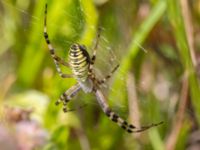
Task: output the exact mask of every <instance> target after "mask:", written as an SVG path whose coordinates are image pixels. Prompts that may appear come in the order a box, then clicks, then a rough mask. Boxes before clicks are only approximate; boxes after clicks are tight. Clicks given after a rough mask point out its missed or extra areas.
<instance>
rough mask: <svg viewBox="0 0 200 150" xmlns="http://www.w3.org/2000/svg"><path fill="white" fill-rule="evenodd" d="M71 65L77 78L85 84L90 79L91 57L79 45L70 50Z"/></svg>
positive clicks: (74, 45)
mask: <svg viewBox="0 0 200 150" xmlns="http://www.w3.org/2000/svg"><path fill="white" fill-rule="evenodd" d="M69 64H70V67H71V69H72V72H73V74H74V76H75V78H76V79H77V80H78V81H82V82H85V81H86V79H87V78H88V69H89V64H90V56H89V54H88V52H87V51H86V48H85V47H84V46H82V45H79V44H73V45H72V46H71V48H70V50H69Z"/></svg>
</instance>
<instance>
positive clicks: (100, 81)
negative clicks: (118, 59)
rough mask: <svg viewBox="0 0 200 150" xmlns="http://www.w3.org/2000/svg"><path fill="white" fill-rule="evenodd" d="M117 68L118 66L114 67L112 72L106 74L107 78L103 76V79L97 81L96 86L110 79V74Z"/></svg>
mask: <svg viewBox="0 0 200 150" xmlns="http://www.w3.org/2000/svg"><path fill="white" fill-rule="evenodd" d="M118 68H119V64H118V65H117V66H115V68H113V70H112V71H111V72H110V74H108V75H107V76H105V77H104V78H103V79H101V80H97V82H98V84H103V83H105V82H106V81H107V80H108V79H110V78H111V76H112V74H113V73H114V72H115V71H116V70H117V69H118Z"/></svg>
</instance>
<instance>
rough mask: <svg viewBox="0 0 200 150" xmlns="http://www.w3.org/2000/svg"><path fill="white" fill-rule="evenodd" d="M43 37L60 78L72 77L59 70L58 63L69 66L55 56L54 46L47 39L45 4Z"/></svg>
mask: <svg viewBox="0 0 200 150" xmlns="http://www.w3.org/2000/svg"><path fill="white" fill-rule="evenodd" d="M44 38H45V41H46V43H47V45H48V48H49V51H50V54H51V57H52V58H53V60H54V63H55V65H56V70H57V72H58V73H59V75H60V76H61V77H62V78H71V77H73V76H72V75H69V74H64V73H63V72H62V71H61V68H60V66H59V64H62V65H64V66H67V67H68V66H69V65H68V63H67V62H65V61H64V60H63V59H62V58H60V57H59V56H57V55H56V54H55V49H54V47H53V46H52V44H51V42H50V40H49V36H48V33H47V4H46V5H45V13H44Z"/></svg>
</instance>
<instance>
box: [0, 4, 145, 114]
mask: <svg viewBox="0 0 200 150" xmlns="http://www.w3.org/2000/svg"><path fill="white" fill-rule="evenodd" d="M1 3H2V5H4V7H5V8H8V9H15V10H16V11H17V12H18V13H19V14H20V15H23V16H24V17H23V18H24V19H27V18H29V21H30V26H32V25H33V26H40V27H41V28H40V33H38V35H41V34H42V33H43V24H41V22H42V23H43V19H44V17H43V13H42V15H41V14H40V16H34V15H32V14H30V13H29V12H28V11H27V10H26V9H24V8H23V7H25V6H23V4H20V5H21V6H23V7H22V8H21V6H20V5H19V6H17V7H16V6H14V5H12V4H10V3H9V2H7V1H6V0H1ZM24 5H25V4H24ZM80 11H81V13H82V14H80V15H82V16H81V18H83V19H79V18H77V17H76V16H74V15H73V13H72V14H71V13H69V12H68V10H65V9H61V10H60V12H61V14H62V16H64V17H63V19H65V18H70V20H74V21H72V22H69V23H70V26H72V27H73V26H75V27H78V30H80V31H81V30H82V29H83V27H84V24H85V20H84V16H87V17H90V14H86V13H85V12H84V11H83V9H82V8H81V7H75V9H74V10H73V12H74V13H76V12H80ZM48 20H50V21H48V22H49V23H48V29H50V28H54V27H56V28H59V27H60V25H59V23H57V22H54V21H52V20H51V18H48ZM100 27H101V28H103V30H102V33H101V38H100V41H99V46H98V50H97V55H96V57H97V60H96V62H95V67H94V69H95V72H96V74H97V76H98V77H99V78H103V77H104V76H105V75H107V74H109V73H110V71H111V70H112V69H113V68H114V67H115V66H116V65H117V64H120V60H121V58H122V57H121V55H122V54H123V51H120V50H123V49H124V46H123V45H121V43H120V42H119V43H118V44H117V45H113V44H112V42H111V41H110V40H109V39H108V37H107V36H106V32H110V29H108V28H104V27H102V26H100ZM89 28H91V29H92V28H94V26H90V27H89ZM13 30H16V29H15V28H14V27H13ZM28 30H30V27H29V26H24V30H23V31H22V32H24V34H28ZM66 30H67V29H66ZM72 33H73V34H71V35H70V36H71V38H70V39H69V38H68V37H67V36H68V33H67V32H65V33H63V35H61V36H58V35H57V36H56V38H53V37H51V42H52V44H53V45H54V47H55V48H56V50H58V49H64V51H62V52H61V51H59V50H58V51H56V53H58V55H60V56H61V57H62V56H63V57H66V54H67V50H66V49H67V48H69V45H71V44H72V43H74V42H75V41H73V39H76V40H77V39H78V38H80V34H81V33H80V32H76V31H75V30H74V31H72ZM55 34H57V33H55ZM42 38H43V37H42ZM94 40H95V39H94ZM44 44H45V43H44ZM82 44H84V43H82ZM135 44H137V43H135ZM138 46H139V47H140V48H141V49H142V50H144V51H146V50H145V49H144V48H143V47H141V46H140V45H138ZM91 49H92V46H91V47H89V48H88V52H89V53H90V55H91V54H92V51H91ZM117 71H120V72H123V70H122V69H121V68H119V69H118V70H117ZM113 76H115V73H114V74H113ZM119 80H123V82H126V78H125V77H124V76H120V78H119ZM111 84H112V77H111V79H110V80H109V81H108V82H107V83H105V84H104V85H103V88H102V91H103V92H104V93H105V95H106V96H107V95H108V94H109V91H112V92H114V93H115V94H116V95H120V92H125V93H126V92H127V89H123V91H118V89H115V88H112V85H111ZM83 94H84V93H81V94H80V95H83ZM76 98H78V97H76ZM83 101H84V100H83ZM108 101H110V102H111V104H112V106H111V107H114V110H117V111H119V110H120V111H122V113H123V112H125V111H126V110H127V109H128V108H127V106H125V105H124V104H122V103H121V102H120V101H118V100H112V99H108ZM76 102H78V101H76ZM84 103H86V104H89V105H90V104H92V105H98V104H97V102H96V101H91V100H86V101H84Z"/></svg>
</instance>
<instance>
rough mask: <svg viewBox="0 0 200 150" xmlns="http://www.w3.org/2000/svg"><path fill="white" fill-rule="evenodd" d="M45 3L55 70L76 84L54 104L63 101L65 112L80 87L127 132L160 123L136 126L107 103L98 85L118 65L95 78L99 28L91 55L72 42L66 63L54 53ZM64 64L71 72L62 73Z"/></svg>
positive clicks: (141, 129)
mask: <svg viewBox="0 0 200 150" xmlns="http://www.w3.org/2000/svg"><path fill="white" fill-rule="evenodd" d="M46 24H47V4H46V7H45V17H44V38H45V40H46V43H47V45H48V48H49V50H50V54H51V56H52V58H53V60H54V63H55V65H56V69H57V72H58V73H59V75H60V76H61V77H62V78H75V79H76V80H77V84H75V85H74V86H72V87H71V88H70V89H68V90H67V91H66V92H64V93H63V94H62V95H61V96H60V99H59V100H57V101H56V105H58V104H59V103H63V111H64V112H67V107H66V105H67V103H68V102H69V101H70V100H71V99H72V98H73V97H74V96H75V95H76V94H77V93H78V92H79V91H80V90H81V89H82V90H83V91H84V92H85V93H94V94H95V95H96V98H97V101H98V103H99V105H100V107H101V108H102V110H103V112H104V113H105V114H106V115H107V116H108V117H109V118H110V120H112V121H113V122H116V123H117V124H118V125H119V126H120V127H122V128H123V129H125V130H126V131H127V132H129V133H132V132H141V131H144V130H146V129H149V128H151V127H154V126H157V125H160V124H161V123H162V122H160V123H156V124H151V125H149V126H144V127H140V128H136V127H135V126H134V125H132V124H129V123H128V122H127V121H125V120H123V119H122V118H121V117H119V116H118V115H117V114H116V113H115V112H113V111H112V110H111V109H110V107H109V105H108V104H107V101H106V98H105V96H104V95H103V94H102V92H101V90H100V86H101V85H102V84H103V83H105V82H106V81H107V80H108V79H109V78H110V77H111V75H112V74H113V73H114V72H115V71H116V70H117V68H118V67H119V65H117V66H116V67H115V68H114V69H113V70H112V71H111V72H110V74H108V75H107V76H105V77H104V78H103V79H97V78H96V75H95V73H94V71H93V65H94V62H95V60H96V50H97V47H98V41H99V38H100V30H99V32H98V34H97V38H96V42H95V46H94V48H93V55H92V57H90V56H89V54H88V52H87V50H86V47H85V46H84V45H81V44H78V43H76V44H73V45H72V46H71V47H70V50H69V55H68V63H67V62H65V61H64V60H63V59H62V58H60V57H59V56H57V55H56V54H55V50H54V47H53V46H52V45H51V43H50V40H49V37H48V33H47V25H46ZM60 64H61V65H64V66H66V67H70V68H71V70H72V73H73V74H64V73H63V72H62V71H61V68H60V66H59V65H60Z"/></svg>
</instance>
